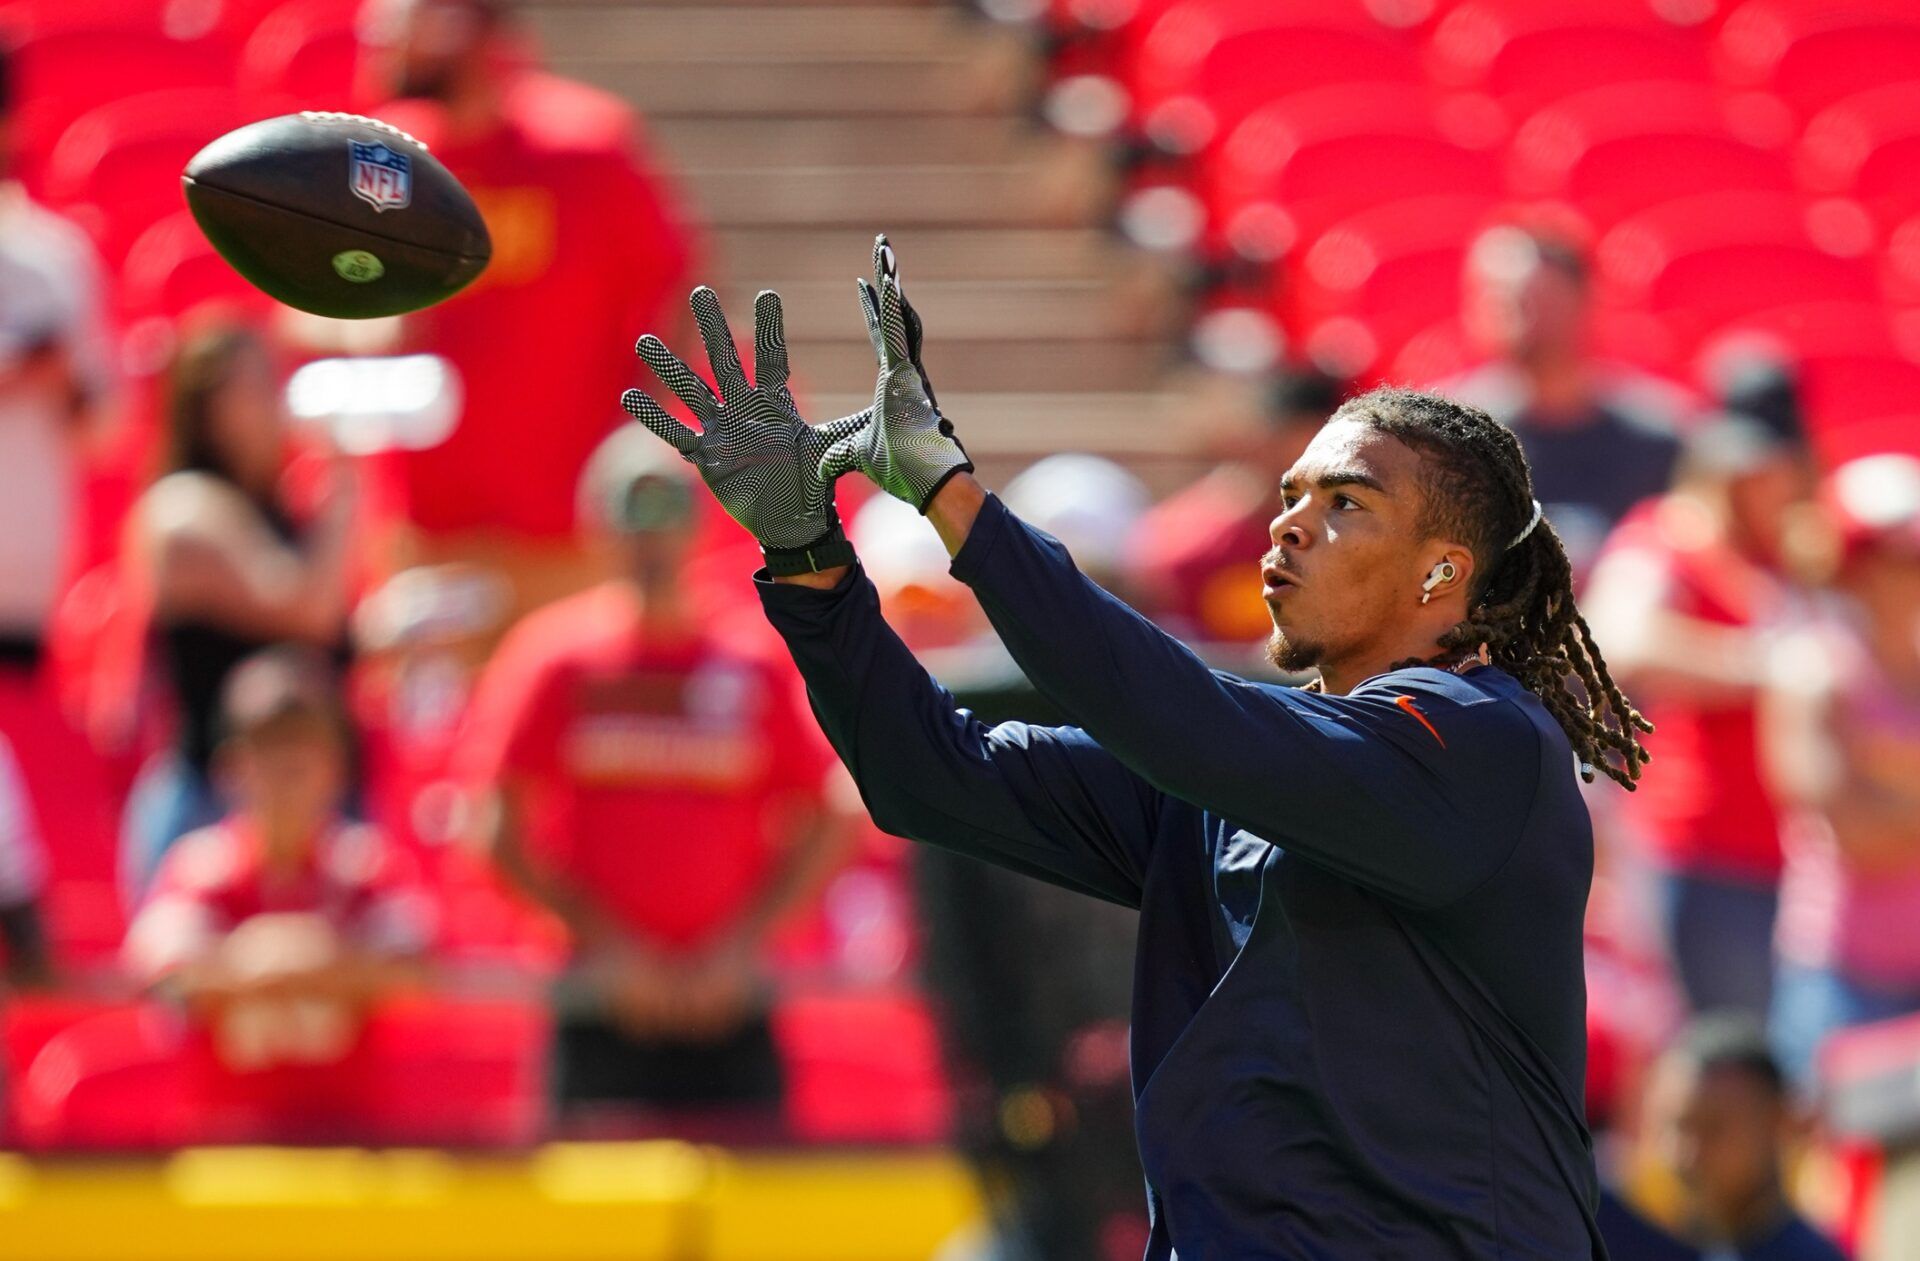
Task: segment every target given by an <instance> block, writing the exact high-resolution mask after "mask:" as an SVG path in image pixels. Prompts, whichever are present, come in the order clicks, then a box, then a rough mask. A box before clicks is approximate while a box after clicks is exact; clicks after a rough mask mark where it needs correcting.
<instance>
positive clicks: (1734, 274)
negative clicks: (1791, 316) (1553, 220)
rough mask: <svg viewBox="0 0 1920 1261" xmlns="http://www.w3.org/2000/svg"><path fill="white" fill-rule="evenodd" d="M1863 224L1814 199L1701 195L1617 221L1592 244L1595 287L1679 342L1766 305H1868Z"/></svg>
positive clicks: (1871, 288) (1870, 279) (1871, 287)
mask: <svg viewBox="0 0 1920 1261" xmlns="http://www.w3.org/2000/svg"><path fill="white" fill-rule="evenodd" d="M1869 244H1870V239H1869V235H1868V231H1867V229H1866V228H1865V227H1864V226H1863V225H1862V226H1861V227H1860V229H1859V235H1858V236H1857V237H1856V236H1855V235H1853V227H1852V225H1840V226H1839V227H1836V226H1835V225H1833V224H1831V223H1829V222H1827V221H1826V219H1825V218H1823V216H1822V214H1821V208H1820V207H1818V206H1809V205H1808V204H1807V203H1805V202H1804V201H1802V200H1800V199H1798V198H1794V197H1788V196H1781V195H1777V194H1769V193H1754V192H1731V193H1709V194H1703V195H1701V196H1697V197H1688V198H1684V199H1681V200H1678V201H1673V202H1668V203H1666V204H1664V205H1661V206H1656V207H1654V208H1653V209H1651V210H1647V211H1644V212H1642V213H1641V214H1638V215H1635V216H1634V217H1632V218H1630V219H1628V220H1626V221H1625V222H1623V223H1621V224H1620V225H1619V226H1618V227H1616V228H1614V229H1613V230H1612V231H1611V232H1609V233H1608V234H1607V235H1606V236H1605V237H1604V238H1603V239H1602V240H1601V242H1600V246H1599V249H1598V250H1597V251H1596V260H1597V262H1598V264H1599V278H1600V281H1601V292H1602V294H1603V296H1604V297H1605V299H1606V300H1607V301H1608V302H1610V303H1611V304H1612V305H1613V306H1615V307H1616V308H1623V309H1639V310H1644V311H1647V312H1649V313H1651V314H1654V315H1657V316H1659V317H1661V318H1662V319H1664V320H1666V321H1667V322H1668V323H1669V324H1670V325H1671V327H1672V329H1673V332H1674V336H1675V339H1676V344H1677V345H1678V346H1680V347H1681V348H1683V349H1685V348H1690V347H1693V346H1697V345H1698V344H1699V342H1700V339H1701V338H1702V337H1704V336H1705V335H1706V334H1707V333H1709V332H1711V331H1713V330H1714V329H1717V328H1720V327H1723V326H1725V325H1727V324H1729V323H1731V322H1733V321H1735V320H1737V319H1740V318H1742V317H1745V316H1748V315H1751V314H1753V313H1755V312H1758V311H1764V310H1767V309H1769V308H1771V307H1777V306H1785V305H1789V304H1794V303H1801V302H1829V301H1833V302H1854V303H1872V302H1874V301H1875V300H1876V299H1877V297H1878V290H1877V286H1876V284H1875V280H1874V275H1873V270H1872V268H1871V267H1870V266H1869V265H1868V264H1867V263H1866V261H1865V260H1864V259H1863V258H1861V257H1860V255H1861V254H1862V253H1863V252H1864V251H1865V249H1866V248H1867V246H1868V245H1869Z"/></svg>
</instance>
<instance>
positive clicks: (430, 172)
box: [181, 113, 493, 320]
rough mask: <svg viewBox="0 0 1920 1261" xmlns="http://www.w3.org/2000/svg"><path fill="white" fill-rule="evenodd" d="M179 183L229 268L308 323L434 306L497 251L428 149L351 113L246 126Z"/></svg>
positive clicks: (204, 155) (196, 161)
mask: <svg viewBox="0 0 1920 1261" xmlns="http://www.w3.org/2000/svg"><path fill="white" fill-rule="evenodd" d="M181 183H182V184H183V185H185V188H186V194H187V205H188V206H189V207H190V208H191V209H192V211H193V217H194V219H195V220H196V221H197V222H198V223H199V224H200V230H201V231H202V232H204V233H206V234H207V240H208V241H210V242H212V243H213V247H214V248H215V249H216V250H218V251H220V255H221V257H223V258H225V259H226V260H227V262H229V263H231V264H232V265H233V268H234V270H235V271H237V272H239V273H240V274H241V275H242V276H245V277H246V278H247V280H248V281H249V282H251V283H252V284H253V285H254V287H255V288H258V289H260V290H263V291H264V292H266V293H267V294H269V295H270V296H272V297H274V298H277V299H279V300H280V301H281V302H284V303H286V304H287V305H288V306H293V307H299V308H300V309H301V310H302V311H311V312H313V313H314V314H316V315H328V316H332V317H334V318H336V319H347V320H357V319H369V318H372V317H374V316H379V315H399V314H401V313H402V312H406V311H417V310H419V309H420V308H421V307H426V306H432V305H433V304H434V303H436V302H439V301H441V300H442V299H444V298H447V297H450V296H451V295H453V294H455V293H458V292H459V291H460V290H461V289H462V288H463V287H464V286H466V285H467V284H468V283H469V282H471V281H472V280H473V278H474V277H475V276H478V275H479V274H480V273H481V271H482V270H483V269H484V268H485V267H486V265H487V259H488V258H489V257H491V255H492V252H493V245H492V242H491V241H489V240H488V238H487V225H486V224H485V223H484V222H483V221H482V220H481V218H480V211H479V209H478V208H477V207H475V206H474V204H473V198H472V197H470V196H468V195H467V190H466V189H464V188H462V187H461V186H460V181H459V180H456V179H455V178H453V176H452V175H451V174H450V173H449V172H448V171H447V168H446V167H444V166H441V165H440V163H439V162H438V161H437V160H436V159H435V158H434V156H433V155H432V154H430V153H428V152H427V149H426V146H425V145H422V144H421V143H420V142H419V141H417V140H415V139H414V138H413V137H412V136H409V135H407V134H406V133H405V132H403V131H401V130H399V129H398V128H396V127H390V126H388V125H387V124H386V123H382V122H377V121H375V120H374V119H371V118H361V117H359V116H358V115H354V114H320V113H305V114H287V115H285V116H283V117H280V118H269V119H266V120H264V121H262V122H257V123H249V124H248V125H247V126H245V127H242V128H240V129H239V130H237V131H230V132H228V133H227V134H226V135H224V136H222V137H220V138H219V139H218V140H216V141H214V142H213V143H212V144H210V145H208V146H207V147H206V148H204V149H202V150H201V151H200V152H199V153H197V154H195V155H194V158H193V161H191V162H189V163H187V170H186V173H185V174H184V175H183V176H181Z"/></svg>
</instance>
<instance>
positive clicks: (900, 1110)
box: [773, 991, 953, 1143]
mask: <svg viewBox="0 0 1920 1261" xmlns="http://www.w3.org/2000/svg"><path fill="white" fill-rule="evenodd" d="M773 1026H774V1034H775V1037H776V1039H777V1041H778V1042H779V1045H780V1051H781V1057H782V1059H783V1061H784V1062H785V1065H786V1069H787V1077H788V1085H787V1119H788V1125H789V1127H790V1128H791V1130H792V1131H793V1133H794V1136H795V1137H797V1138H800V1139H802V1140H813V1141H817V1142H849V1141H855V1142H908V1143H927V1142H939V1141H941V1140H943V1139H944V1138H946V1136H947V1135H948V1133H949V1132H950V1126H951V1123H952V1112H953V1101H952V1097H951V1095H950V1093H949V1091H948V1089H947V1083H946V1077H945V1075H944V1073H943V1071H942V1067H941V1058H940V1046H939V1038H938V1035H937V1032H936V1030H935V1027H934V1024H933V1019H932V1017H931V1015H930V1014H929V1013H928V1011H927V1008H926V1003H925V1000H923V999H922V998H920V997H919V995H917V994H914V993H911V992H906V991H882V992H864V991H862V992H857V993H847V994H832V993H829V994H801V995H796V996H793V997H791V998H788V999H786V1000H785V1001H783V1002H781V1003H780V1004H779V1006H778V1007H777V1008H776V1009H775V1011H774V1016H773Z"/></svg>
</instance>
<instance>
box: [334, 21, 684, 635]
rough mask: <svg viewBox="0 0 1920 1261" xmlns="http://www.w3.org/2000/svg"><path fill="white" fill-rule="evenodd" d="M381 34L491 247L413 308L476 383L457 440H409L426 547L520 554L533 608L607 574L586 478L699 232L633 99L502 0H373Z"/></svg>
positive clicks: (489, 558) (381, 72) (420, 343)
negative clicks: (544, 50)
mask: <svg viewBox="0 0 1920 1261" xmlns="http://www.w3.org/2000/svg"><path fill="white" fill-rule="evenodd" d="M367 16H368V19H369V21H368V22H367V24H366V29H367V30H369V31H370V32H371V35H370V38H371V40H372V46H371V47H370V48H369V50H368V53H369V56H370V58H371V60H372V62H373V65H374V67H375V72H376V76H377V77H378V78H379V80H380V82H381V84H382V87H383V89H384V90H386V91H390V92H391V93H392V94H393V95H394V96H396V97H398V98H403V99H400V100H397V101H395V102H394V103H393V104H392V105H390V106H388V107H386V108H384V109H382V110H381V111H380V112H381V114H382V115H383V116H384V117H386V118H388V119H389V120H390V121H392V122H394V123H395V124H397V125H399V126H401V127H403V128H404V129H405V130H407V131H409V132H411V133H412V134H414V135H416V136H418V137H419V138H420V139H421V140H422V141H424V142H426V143H427V144H429V145H430V146H432V148H433V151H434V154H435V155H436V156H437V157H438V158H439V159H440V160H441V161H442V162H444V163H445V164H446V165H447V167H448V169H449V170H451V171H452V172H453V173H454V174H455V175H456V176H458V177H459V178H460V180H461V181H462V182H463V183H464V184H465V185H466V187H467V189H468V190H469V191H470V192H471V193H472V194H473V197H474V200H475V202H477V203H478V205H479V207H480V211H481V213H482V214H483V215H484V216H485V218H486V221H487V226H488V230H489V231H490V233H491V234H492V237H493V261H492V262H491V263H490V264H489V265H488V268H487V270H486V272H485V273H484V274H483V275H482V276H481V277H480V279H479V280H478V281H476V282H475V283H474V284H473V286H472V287H471V288H470V289H468V290H467V291H466V292H465V293H462V294H461V295H459V296H458V297H456V298H454V299H453V300H452V301H449V302H445V303H442V304H441V305H439V306H437V307H434V308H432V309H430V310H427V311H422V312H420V313H419V314H417V315H411V316H408V317H406V321H405V332H404V340H405V341H406V343H407V344H408V345H409V346H410V347H411V348H412V349H416V350H422V351H431V352H433V353H436V354H439V355H442V356H444V357H445V358H446V359H448V360H449V361H450V362H451V363H452V364H453V367H454V369H455V371H456V372H457V373H458V375H459V378H460V381H461V383H462V396H463V398H464V400H465V402H464V405H463V408H462V411H461V414H460V417H459V421H458V423H457V425H456V427H455V429H454V431H453V433H452V434H451V436H449V437H448V438H447V439H446V441H444V442H442V443H441V444H439V445H438V446H435V447H432V448H430V449H428V450H424V451H405V452H401V453H399V454H398V455H397V457H396V460H397V467H396V469H395V472H396V474H397V478H398V481H399V483H400V485H399V487H398V494H399V498H400V500H401V502H402V504H403V508H402V511H403V512H404V513H405V516H406V519H407V521H408V523H409V524H410V525H411V527H412V528H413V534H414V541H415V543H416V544H417V547H416V548H415V549H414V551H415V554H414V555H412V556H411V557H409V558H408V559H410V560H411V561H416V562H422V563H434V562H441V561H457V560H467V561H473V562H477V563H482V564H487V565H491V566H496V567H499V568H501V569H503V570H504V571H505V573H506V575H507V577H508V578H509V579H510V580H511V582H512V583H513V586H514V590H515V593H516V597H517V605H516V607H517V608H519V609H522V610H524V609H527V608H531V607H533V606H535V605H537V604H540V603H542V602H544V601H546V600H548V599H551V598H553V597H555V596H558V595H563V594H568V593H570V592H574V591H578V590H580V589H581V588H583V587H585V586H586V585H588V584H589V582H590V581H591V580H592V578H593V577H594V576H595V575H594V574H593V573H592V571H591V564H590V562H589V560H588V558H587V557H586V556H585V555H584V553H582V552H581V551H580V550H579V549H578V547H577V542H576V540H575V538H574V535H573V524H574V522H573V494H574V487H575V485H576V483H577V482H578V480H579V476H580V470H581V467H582V466H583V465H584V464H585V462H586V458H587V456H588V454H589V453H591V452H592V450H593V449H594V445H595V444H596V443H597V442H599V441H600V439H601V438H603V437H605V436H606V434H607V433H608V432H609V431H610V430H612V429H613V427H614V425H615V424H616V423H617V421H618V420H620V419H621V417H620V410H619V405H618V399H619V395H620V391H621V389H622V388H623V387H625V386H626V385H629V384H631V383H632V376H633V373H634V364H635V360H634V358H633V355H632V353H631V347H632V345H633V341H634V339H635V338H636V337H637V336H638V335H639V334H640V333H642V332H646V331H650V330H651V331H657V332H661V333H665V332H668V331H669V327H668V326H670V325H671V324H673V323H675V322H677V321H676V316H675V312H676V311H677V310H678V302H677V299H679V298H680V296H681V295H683V294H684V293H685V292H686V287H685V286H686V281H685V279H684V277H685V276H686V275H687V272H688V269H689V266H690V263H691V255H692V251H693V242H692V237H691V232H690V230H689V229H688V227H687V226H686V224H685V222H684V221H683V218H682V216H681V212H680V210H679V209H678V207H677V206H676V205H675V204H674V199H673V196H672V194H671V192H670V190H669V189H668V188H667V186H666V183H665V181H664V180H663V179H662V177H661V176H660V174H659V172H658V163H657V162H656V161H655V160H654V159H653V158H652V157H651V156H649V155H648V154H647V152H646V150H645V148H644V146H643V144H642V142H641V138H640V135H639V128H638V125H637V122H636V120H635V119H634V117H633V113H632V111H631V110H630V109H629V108H628V107H627V106H626V105H625V104H624V103H622V102H620V101H619V100H617V99H616V98H614V97H612V96H610V95H607V94H605V93H602V92H600V91H598V90H596V89H594V88H590V87H588V86H586V85H584V84H579V83H574V82H570V81H567V80H564V79H559V78H555V77H553V76H551V75H547V74H543V73H540V72H537V71H536V70H534V69H532V68H531V67H529V66H528V65H526V64H525V53H524V51H523V50H524V43H525V41H524V38H523V37H522V35H521V34H520V32H519V31H518V30H517V29H516V27H515V26H514V24H513V22H512V20H511V19H510V18H509V17H508V16H507V15H506V14H505V12H504V6H502V5H500V4H498V3H494V2H493V0H373V2H372V3H371V4H370V6H369V11H368V14H367Z"/></svg>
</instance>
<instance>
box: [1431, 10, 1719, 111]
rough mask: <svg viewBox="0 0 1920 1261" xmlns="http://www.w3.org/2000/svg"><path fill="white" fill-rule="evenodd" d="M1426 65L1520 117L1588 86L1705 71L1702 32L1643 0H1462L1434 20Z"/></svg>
mask: <svg viewBox="0 0 1920 1261" xmlns="http://www.w3.org/2000/svg"><path fill="white" fill-rule="evenodd" d="M1428 65H1429V68H1430V72H1431V74H1432V76H1433V78H1434V80H1435V81H1436V82H1439V83H1444V84H1447V85H1448V86H1451V87H1458V88H1470V89H1473V90H1475V91H1479V92H1485V93H1487V94H1489V95H1491V96H1493V97H1494V98H1495V99H1497V100H1498V101H1499V102H1500V103H1501V104H1502V106H1504V107H1505V108H1506V109H1507V111H1508V112H1509V115H1510V116H1511V117H1513V118H1516V119H1519V118H1524V117H1526V116H1527V115H1529V114H1531V113H1532V112H1533V111H1534V110H1536V109H1538V108H1540V107H1541V106H1543V105H1546V104H1548V103H1550V102H1552V101H1555V100H1558V99H1560V98H1561V97H1563V96H1567V95H1569V94H1571V93H1573V92H1578V91H1582V90H1584V89H1587V88H1594V87H1600V86H1602V85H1605V84H1609V83H1623V82H1633V81H1636V80H1642V79H1678V80H1698V81H1704V80H1706V79H1707V77H1708V73H1709V64H1708V58H1707V47H1706V43H1705V41H1704V40H1702V39H1700V38H1699V37H1698V35H1697V34H1696V33H1695V32H1693V31H1692V30H1690V29H1688V28H1686V27H1682V26H1677V25H1675V24H1674V23H1672V22H1670V21H1668V20H1667V19H1666V18H1664V17H1663V16H1661V15H1660V14H1659V13H1658V12H1656V11H1655V9H1654V8H1653V7H1652V6H1651V5H1649V4H1647V3H1646V2H1645V0H1585V2H1584V3H1582V2H1578V0H1556V2H1555V3H1552V4H1541V3H1539V2H1538V0H1468V2H1467V3H1465V4H1461V5H1459V6H1458V7H1456V8H1455V9H1453V10H1452V11H1451V12H1450V13H1448V14H1447V15H1446V17H1444V18H1442V19H1441V20H1440V22H1439V24H1438V25H1437V26H1436V27H1435V28H1434V33H1433V39H1432V42H1431V43H1430V44H1429V46H1428Z"/></svg>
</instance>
